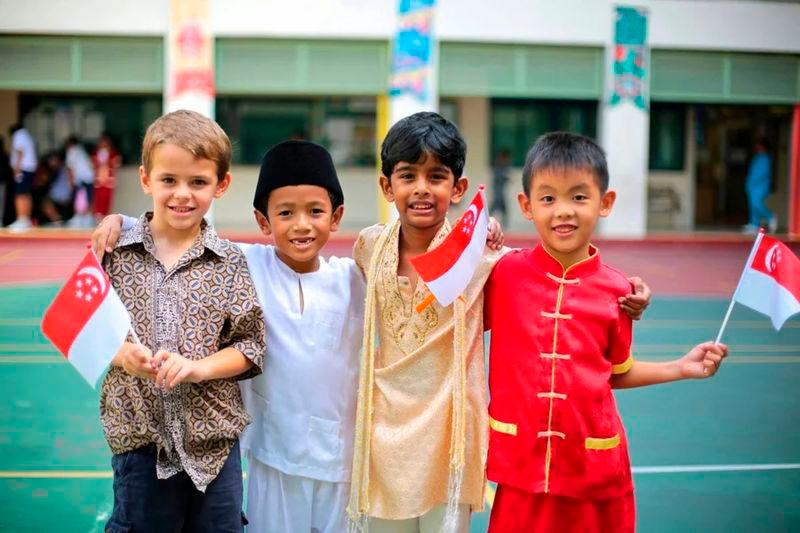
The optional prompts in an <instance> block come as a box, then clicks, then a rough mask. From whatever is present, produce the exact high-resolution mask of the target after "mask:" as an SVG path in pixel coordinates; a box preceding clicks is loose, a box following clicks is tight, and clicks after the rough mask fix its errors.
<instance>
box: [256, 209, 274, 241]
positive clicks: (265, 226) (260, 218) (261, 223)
mask: <svg viewBox="0 0 800 533" xmlns="http://www.w3.org/2000/svg"><path fill="white" fill-rule="evenodd" d="M253 215H255V217H256V224H258V229H260V230H261V233H263V234H264V235H272V226H270V225H269V219H268V218H267V217H265V216H264V213H262V212H261V211H259V210H258V209H253Z"/></svg>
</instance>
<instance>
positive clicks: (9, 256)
mask: <svg viewBox="0 0 800 533" xmlns="http://www.w3.org/2000/svg"><path fill="white" fill-rule="evenodd" d="M21 256H22V250H11V251H10V252H6V253H4V254H3V255H0V265H5V264H8V263H12V262H14V261H16V260H17V259H19V258H20V257H21Z"/></svg>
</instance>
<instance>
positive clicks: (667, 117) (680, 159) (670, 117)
mask: <svg viewBox="0 0 800 533" xmlns="http://www.w3.org/2000/svg"><path fill="white" fill-rule="evenodd" d="M685 149H686V106H684V105H680V104H660V103H653V104H652V107H651V109H650V170H672V171H680V170H683V169H684V159H685V158H684V156H685Z"/></svg>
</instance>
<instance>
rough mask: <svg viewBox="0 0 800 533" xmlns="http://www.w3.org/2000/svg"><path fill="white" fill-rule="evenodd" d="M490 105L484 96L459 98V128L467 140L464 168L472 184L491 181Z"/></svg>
mask: <svg viewBox="0 0 800 533" xmlns="http://www.w3.org/2000/svg"><path fill="white" fill-rule="evenodd" d="M490 112H491V110H490V106H489V99H488V98H485V97H483V96H479V97H465V98H459V99H458V129H459V130H460V131H461V135H463V136H464V140H465V141H467V164H466V167H465V168H464V175H466V176H467V177H468V178H469V180H470V184H471V185H478V184H481V183H482V184H484V185H487V186H489V185H490V181H491V178H492V177H491V174H490V167H491V154H490V153H489V150H490V147H489V144H490V139H491V132H490V124H489V121H490V116H489V114H490Z"/></svg>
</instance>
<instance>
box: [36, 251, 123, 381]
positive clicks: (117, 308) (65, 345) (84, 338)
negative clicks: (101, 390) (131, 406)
mask: <svg viewBox="0 0 800 533" xmlns="http://www.w3.org/2000/svg"><path fill="white" fill-rule="evenodd" d="M129 330H131V317H130V315H129V314H128V310H127V309H125V306H124V305H123V304H122V301H120V299H119V296H117V293H116V291H114V288H113V287H112V286H111V283H110V281H109V279H108V276H106V274H105V272H104V271H103V268H102V266H100V263H99V262H98V260H97V257H96V256H95V255H94V253H93V252H92V251H91V250H90V251H88V252H87V253H86V255H85V256H84V258H83V259H82V260H81V262H80V264H79V265H78V267H77V268H76V269H75V271H74V272H73V273H72V275H71V276H70V277H69V279H68V280H67V282H66V283H65V284H64V286H63V287H62V288H61V290H60V291H59V292H58V294H56V297H55V298H54V299H53V302H52V303H51V304H50V307H49V308H48V309H47V311H46V312H45V314H44V317H43V318H42V332H43V333H44V335H45V337H47V338H48V339H49V340H50V342H52V343H53V344H54V345H55V346H56V348H58V351H59V352H61V353H62V355H64V357H66V358H67V360H68V361H69V362H70V363H71V364H72V366H74V367H75V369H76V370H77V371H78V372H79V373H80V374H81V376H83V378H84V379H85V380H86V381H88V382H89V384H90V385H91V386H92V387H94V386H95V385H96V384H97V380H98V378H99V377H100V376H101V375H102V373H103V372H104V371H105V369H106V368H107V367H108V365H109V363H110V362H111V360H112V359H113V358H114V355H115V354H116V353H117V351H118V350H119V349H120V347H122V345H123V343H124V342H125V338H126V337H127V335H128V331H129ZM131 346H133V345H131Z"/></svg>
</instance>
